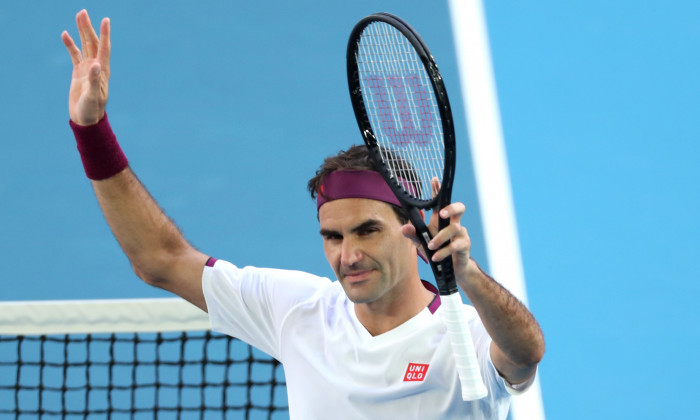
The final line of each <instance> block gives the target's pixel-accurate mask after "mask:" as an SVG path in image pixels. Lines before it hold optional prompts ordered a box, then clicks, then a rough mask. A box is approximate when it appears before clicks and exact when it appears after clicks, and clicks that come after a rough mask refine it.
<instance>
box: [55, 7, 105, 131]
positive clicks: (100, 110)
mask: <svg viewBox="0 0 700 420" xmlns="http://www.w3.org/2000/svg"><path fill="white" fill-rule="evenodd" d="M75 22H76V24H77V26H78V33H79V34H80V43H81V47H82V51H81V49H80V48H78V46H77V45H76V44H75V42H74V41H73V38H71V36H70V35H69V34H68V32H67V31H63V33H62V34H61V39H62V40H63V43H64V44H65V45H66V48H67V49H68V53H69V54H70V57H71V60H72V61H73V78H72V80H71V84H70V93H69V95H68V112H69V114H70V118H71V120H72V121H73V122H74V123H76V124H79V125H92V124H96V123H97V122H98V121H100V120H101V119H102V117H103V116H104V113H105V106H106V105H107V98H108V96H109V56H110V50H111V46H110V42H109V31H110V22H109V18H104V19H102V23H101V24H100V37H99V38H98V37H97V34H96V33H95V30H94V29H93V27H92V23H91V22H90V17H89V16H88V13H87V11H86V10H81V11H80V12H78V14H77V15H76V16H75Z"/></svg>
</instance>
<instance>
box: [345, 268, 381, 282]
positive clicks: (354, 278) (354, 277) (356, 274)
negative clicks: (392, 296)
mask: <svg viewBox="0 0 700 420" xmlns="http://www.w3.org/2000/svg"><path fill="white" fill-rule="evenodd" d="M372 271H374V270H372V269H363V270H352V271H350V270H348V271H341V273H340V274H341V275H342V277H343V280H345V281H346V282H347V283H349V284H357V283H361V282H363V281H366V280H367V279H369V275H370V273H372Z"/></svg>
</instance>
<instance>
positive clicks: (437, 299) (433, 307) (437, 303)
mask: <svg viewBox="0 0 700 420" xmlns="http://www.w3.org/2000/svg"><path fill="white" fill-rule="evenodd" d="M421 282H422V283H423V287H425V288H426V289H428V290H429V291H431V292H433V293H435V297H433V301H432V302H430V305H428V309H429V310H430V313H431V314H434V313H435V311H437V309H438V308H439V307H440V303H441V302H440V293H438V289H437V287H435V286H433V284H432V283H428V282H427V281H425V280H421Z"/></svg>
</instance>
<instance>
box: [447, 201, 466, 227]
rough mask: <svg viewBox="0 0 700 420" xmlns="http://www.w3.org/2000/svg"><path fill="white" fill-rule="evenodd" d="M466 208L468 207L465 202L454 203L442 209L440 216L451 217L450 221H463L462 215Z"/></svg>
mask: <svg viewBox="0 0 700 420" xmlns="http://www.w3.org/2000/svg"><path fill="white" fill-rule="evenodd" d="M466 210H467V207H466V206H465V205H464V203H459V202H457V203H452V204H450V205H447V206H445V207H444V208H443V209H442V210H440V217H441V218H443V219H448V218H449V219H450V223H461V221H462V216H463V215H464V212H465V211H466Z"/></svg>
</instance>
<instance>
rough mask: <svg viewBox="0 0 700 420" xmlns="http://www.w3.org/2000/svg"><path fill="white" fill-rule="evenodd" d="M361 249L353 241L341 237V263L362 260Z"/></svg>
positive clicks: (348, 263)
mask: <svg viewBox="0 0 700 420" xmlns="http://www.w3.org/2000/svg"><path fill="white" fill-rule="evenodd" d="M362 256H363V254H362V250H361V249H360V248H359V247H358V246H357V243H355V241H353V240H350V239H343V243H342V245H341V248H340V263H341V264H342V265H347V266H349V265H353V264H355V263H357V262H359V261H361V260H362Z"/></svg>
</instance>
